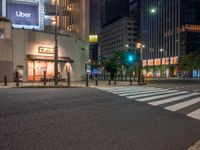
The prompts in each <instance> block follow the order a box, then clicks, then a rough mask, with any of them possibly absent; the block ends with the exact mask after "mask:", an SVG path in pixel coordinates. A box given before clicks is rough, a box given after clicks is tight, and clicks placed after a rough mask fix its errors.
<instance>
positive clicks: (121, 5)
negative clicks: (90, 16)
mask: <svg viewBox="0 0 200 150" xmlns="http://www.w3.org/2000/svg"><path fill="white" fill-rule="evenodd" d="M100 5H101V26H106V25H108V24H110V23H112V22H114V21H116V20H118V19H120V18H122V17H128V16H129V0H101V2H100Z"/></svg>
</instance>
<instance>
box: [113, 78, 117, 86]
mask: <svg viewBox="0 0 200 150" xmlns="http://www.w3.org/2000/svg"><path fill="white" fill-rule="evenodd" d="M114 85H117V80H116V77H115V80H114Z"/></svg>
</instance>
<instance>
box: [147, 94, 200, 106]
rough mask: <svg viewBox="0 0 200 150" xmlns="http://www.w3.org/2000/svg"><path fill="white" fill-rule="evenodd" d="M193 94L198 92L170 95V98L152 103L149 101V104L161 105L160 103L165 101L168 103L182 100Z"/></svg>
mask: <svg viewBox="0 0 200 150" xmlns="http://www.w3.org/2000/svg"><path fill="white" fill-rule="evenodd" d="M195 95H199V93H191V94H187V95H181V96H177V97H172V98H169V99H165V100H161V101H156V102H152V103H149V104H150V105H153V106H158V105H161V104H166V103H170V102H173V101H178V100H182V99H184V98H188V97H191V96H195Z"/></svg>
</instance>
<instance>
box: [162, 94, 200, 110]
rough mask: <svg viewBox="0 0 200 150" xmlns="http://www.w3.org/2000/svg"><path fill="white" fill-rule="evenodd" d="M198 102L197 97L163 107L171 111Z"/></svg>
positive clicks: (199, 99)
mask: <svg viewBox="0 0 200 150" xmlns="http://www.w3.org/2000/svg"><path fill="white" fill-rule="evenodd" d="M198 102H200V98H199V97H198V98H194V99H191V100H189V101H185V102H182V103H178V104H175V105H172V106H168V107H165V109H167V110H171V111H177V110H180V109H183V108H185V107H188V106H191V105H193V104H196V103H198Z"/></svg>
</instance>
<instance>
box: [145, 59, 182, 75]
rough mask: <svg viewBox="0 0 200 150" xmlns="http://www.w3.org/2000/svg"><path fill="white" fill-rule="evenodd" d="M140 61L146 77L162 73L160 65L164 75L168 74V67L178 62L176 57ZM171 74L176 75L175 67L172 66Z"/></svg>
mask: <svg viewBox="0 0 200 150" xmlns="http://www.w3.org/2000/svg"><path fill="white" fill-rule="evenodd" d="M142 62H143V68H144V70H143V73H144V75H145V76H146V77H153V76H154V77H160V76H161V74H162V73H161V70H162V69H163V68H161V67H164V76H169V67H171V66H175V65H177V64H178V57H170V58H160V59H159V58H158V59H149V60H143V61H142ZM147 68H148V69H147ZM147 70H148V71H147ZM172 75H173V76H176V75H177V68H176V67H175V68H174V70H173V74H172Z"/></svg>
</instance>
